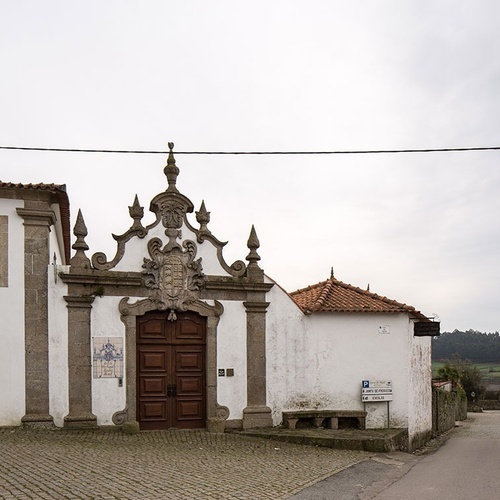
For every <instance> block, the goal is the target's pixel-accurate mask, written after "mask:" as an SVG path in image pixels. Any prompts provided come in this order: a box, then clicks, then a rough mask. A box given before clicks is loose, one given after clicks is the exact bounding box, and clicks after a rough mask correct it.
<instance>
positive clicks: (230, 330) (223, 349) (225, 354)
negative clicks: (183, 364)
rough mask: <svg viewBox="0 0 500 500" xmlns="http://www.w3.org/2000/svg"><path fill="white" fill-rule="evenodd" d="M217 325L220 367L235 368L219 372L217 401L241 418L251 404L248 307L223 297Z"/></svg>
mask: <svg viewBox="0 0 500 500" xmlns="http://www.w3.org/2000/svg"><path fill="white" fill-rule="evenodd" d="M222 305H223V306H224V314H223V315H222V316H221V318H220V321H219V325H218V327H217V368H218V369H219V368H224V369H226V370H227V368H233V369H234V376H233V377H227V376H225V377H219V376H217V402H218V403H219V404H220V405H223V406H227V407H228V408H229V412H230V413H229V419H241V418H242V417H243V409H244V408H245V407H246V406H247V404H246V403H247V400H246V394H247V345H246V325H247V320H246V311H245V307H244V306H243V304H242V303H241V302H234V301H228V300H227V301H222Z"/></svg>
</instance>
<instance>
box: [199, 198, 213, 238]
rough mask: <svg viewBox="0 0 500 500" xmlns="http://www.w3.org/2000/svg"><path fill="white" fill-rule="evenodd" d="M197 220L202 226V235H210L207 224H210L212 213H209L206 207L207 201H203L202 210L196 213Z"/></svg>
mask: <svg viewBox="0 0 500 500" xmlns="http://www.w3.org/2000/svg"><path fill="white" fill-rule="evenodd" d="M196 220H197V221H198V224H199V225H200V231H201V232H202V233H210V230H209V229H208V227H207V224H208V223H209V222H210V212H207V209H206V207H205V200H202V202H201V206H200V210H199V211H198V212H196Z"/></svg>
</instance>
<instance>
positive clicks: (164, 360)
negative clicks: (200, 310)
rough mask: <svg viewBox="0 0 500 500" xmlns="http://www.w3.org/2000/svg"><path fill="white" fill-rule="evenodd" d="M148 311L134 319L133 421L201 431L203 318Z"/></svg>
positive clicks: (149, 426)
mask: <svg viewBox="0 0 500 500" xmlns="http://www.w3.org/2000/svg"><path fill="white" fill-rule="evenodd" d="M167 317H168V313H165V312H162V311H152V312H149V313H147V314H145V315H144V316H140V317H138V318H137V365H136V367H137V413H138V415H137V419H138V421H139V425H140V428H141V429H161V430H162V429H170V428H178V429H198V428H203V427H205V421H206V383H205V351H206V320H205V318H203V317H201V316H199V315H198V314H196V313H192V312H185V313H178V314H177V319H176V320H175V321H169V320H168V319H167Z"/></svg>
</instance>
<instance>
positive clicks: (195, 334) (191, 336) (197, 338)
mask: <svg viewBox="0 0 500 500" xmlns="http://www.w3.org/2000/svg"><path fill="white" fill-rule="evenodd" d="M174 333H175V340H176V341H184V342H190V343H192V342H196V343H199V344H204V343H205V322H204V320H203V319H202V318H200V317H196V316H193V315H187V314H183V315H180V317H179V318H178V321H177V324H176V328H175V331H174Z"/></svg>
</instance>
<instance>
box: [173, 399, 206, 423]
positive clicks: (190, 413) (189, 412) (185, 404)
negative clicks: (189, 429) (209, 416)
mask: <svg viewBox="0 0 500 500" xmlns="http://www.w3.org/2000/svg"><path fill="white" fill-rule="evenodd" d="M202 419H203V404H202V402H201V401H177V420H178V421H181V422H182V421H185V420H202Z"/></svg>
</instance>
